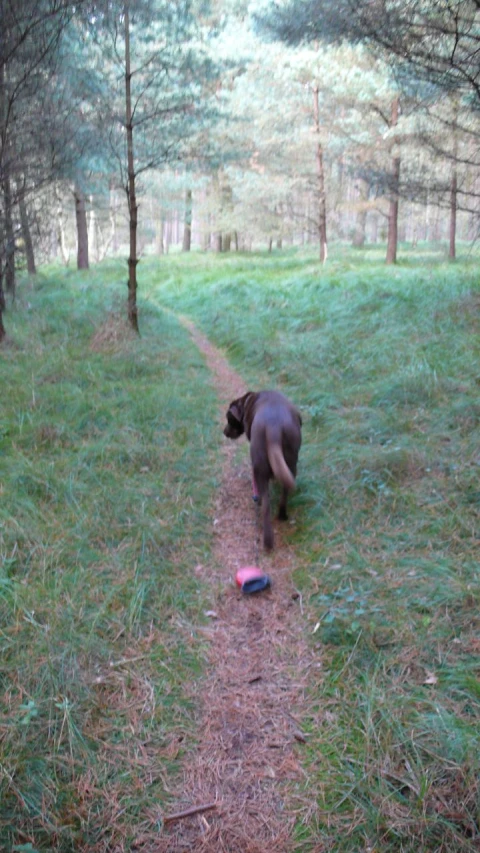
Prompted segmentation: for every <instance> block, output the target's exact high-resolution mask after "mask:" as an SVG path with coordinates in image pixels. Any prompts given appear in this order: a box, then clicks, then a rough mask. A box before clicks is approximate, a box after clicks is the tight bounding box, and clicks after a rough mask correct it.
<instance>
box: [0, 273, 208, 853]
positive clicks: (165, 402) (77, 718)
mask: <svg viewBox="0 0 480 853" xmlns="http://www.w3.org/2000/svg"><path fill="white" fill-rule="evenodd" d="M124 278H125V270H124V268H123V267H122V266H120V265H115V264H107V265H104V266H103V267H102V268H101V269H99V270H97V271H95V272H93V273H90V274H83V275H82V274H74V273H65V272H64V271H50V272H48V271H47V272H45V273H43V274H42V275H40V276H39V279H38V282H36V284H35V287H34V289H33V290H32V291H27V290H25V292H24V290H23V288H20V298H19V302H18V303H17V306H16V307H14V308H13V309H12V310H10V311H9V312H8V313H7V315H6V316H5V323H6V326H7V330H8V334H9V345H7V346H6V347H4V348H2V350H1V351H0V360H1V362H2V370H1V380H0V382H1V391H0V396H1V399H2V410H1V415H0V454H1V461H2V465H1V474H0V557H1V560H0V565H1V568H0V649H1V656H2V667H1V674H0V685H1V687H0V696H1V705H0V733H1V738H0V801H1V807H0V849H2V850H14V849H19V850H30V849H31V850H38V851H71V850H74V849H75V850H89V851H93V850H97V849H98V850H100V849H101V850H105V849H120V848H121V849H129V847H130V844H132V843H133V842H134V841H135V839H136V838H137V837H139V836H140V835H141V834H142V833H147V832H149V831H150V832H155V831H158V826H155V821H156V820H157V821H158V819H159V816H160V814H161V811H162V807H163V808H164V807H165V804H166V802H167V799H168V795H167V793H166V790H165V785H164V777H163V775H162V774H163V773H165V772H166V770H167V769H168V767H169V766H170V767H171V769H172V768H173V767H174V763H173V764H172V760H173V758H174V756H175V753H176V752H177V751H178V749H179V747H180V745H181V741H182V739H183V737H184V735H185V732H186V731H190V732H193V731H194V729H193V712H194V707H193V705H192V701H191V698H189V694H190V693H191V685H192V682H194V681H195V679H196V678H197V676H198V674H199V673H200V672H201V670H202V666H203V649H202V643H201V642H200V641H199V640H198V639H197V640H196V641H193V639H192V638H193V637H194V636H195V635H196V629H197V627H198V625H199V623H201V622H202V619H203V615H202V614H203V609H204V607H205V606H206V605H205V602H206V593H205V590H202V589H201V588H200V587H199V584H198V582H197V579H196V576H195V573H194V571H193V570H194V567H195V565H197V564H198V563H201V562H205V561H208V559H209V555H210V542H209V531H210V517H209V507H210V505H211V499H212V494H213V491H214V489H215V486H216V481H215V478H216V465H215V459H216V455H215V452H214V449H215V445H216V436H214V435H213V431H212V423H211V418H210V417H209V416H208V406H207V407H206V408H205V407H204V406H203V405H202V403H203V402H204V401H205V400H207V401H208V403H209V404H210V408H211V406H212V405H214V401H215V398H214V392H213V390H212V386H211V379H210V376H209V374H208V372H207V370H206V368H205V366H204V363H203V360H202V358H201V356H200V355H199V354H198V352H197V350H196V349H195V347H194V346H193V345H192V344H191V342H190V340H189V337H188V335H187V333H186V332H184V331H183V329H182V328H181V327H179V325H178V324H177V323H176V322H175V320H173V319H172V318H171V317H170V316H168V315H165V314H163V313H161V312H160V311H159V310H158V309H157V308H155V306H153V305H151V304H150V305H148V304H142V305H141V315H142V337H141V339H140V340H136V339H132V338H131V337H130V336H129V334H128V331H127V329H126V328H125V327H124V325H123V323H121V322H120V320H119V318H118V316H117V313H116V312H117V309H118V307H119V305H118V300H119V294H120V293H122V294H123V290H126V288H125V286H124V282H123V279H124ZM122 309H123V303H122ZM192 412H195V416H194V417H193V416H192ZM203 621H204V620H203ZM187 686H188V689H187ZM162 756H164V758H163V761H162V760H161V757H162ZM149 809H150V817H148V815H149ZM155 813H156V814H157V818H154V817H152V815H154V814H155ZM16 845H18V846H16ZM22 845H23V846H22ZM29 845H30V846H29ZM116 845H118V848H117V847H116Z"/></svg>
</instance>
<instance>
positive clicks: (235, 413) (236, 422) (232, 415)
mask: <svg viewBox="0 0 480 853" xmlns="http://www.w3.org/2000/svg"><path fill="white" fill-rule="evenodd" d="M242 417H243V413H242V412H241V410H240V406H239V405H238V403H237V401H235V402H233V403H231V405H230V408H229V410H228V412H227V421H228V423H229V424H231V425H232V426H241V425H242Z"/></svg>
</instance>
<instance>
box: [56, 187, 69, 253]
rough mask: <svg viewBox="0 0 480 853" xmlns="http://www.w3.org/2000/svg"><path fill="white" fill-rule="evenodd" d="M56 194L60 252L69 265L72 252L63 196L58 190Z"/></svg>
mask: <svg viewBox="0 0 480 853" xmlns="http://www.w3.org/2000/svg"><path fill="white" fill-rule="evenodd" d="M55 195H56V197H57V202H58V207H57V224H58V228H57V242H58V245H59V246H60V252H61V255H62V260H63V263H64V264H65V266H66V267H68V264H69V263H70V252H69V250H68V246H67V238H66V236H65V222H64V216H63V203H62V198H61V196H60V193H59V192H58V190H56V191H55Z"/></svg>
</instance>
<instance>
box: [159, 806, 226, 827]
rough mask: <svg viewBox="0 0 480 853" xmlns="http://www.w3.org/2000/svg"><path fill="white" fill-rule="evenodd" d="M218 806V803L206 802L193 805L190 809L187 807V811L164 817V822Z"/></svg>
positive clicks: (170, 821)
mask: <svg viewBox="0 0 480 853" xmlns="http://www.w3.org/2000/svg"><path fill="white" fill-rule="evenodd" d="M216 808H217V804H216V803H206V804H204V805H202V806H192V807H191V808H189V809H185V811H183V812H175V814H171V815H166V816H165V817H164V818H163V822H164V824H165V823H172V822H173V821H174V820H181V819H182V818H184V817H190V815H194V814H198V813H199V812H207V811H210V809H216Z"/></svg>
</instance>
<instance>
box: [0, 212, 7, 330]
mask: <svg viewBox="0 0 480 853" xmlns="http://www.w3.org/2000/svg"><path fill="white" fill-rule="evenodd" d="M1 225H2V223H1V221H0V343H1V342H2V341H3V340H4V339H5V338H6V336H7V333H6V331H5V326H4V325H3V312H4V311H5V308H6V305H5V294H4V292H3V261H2V252H1V246H2V240H1V237H2V227H1Z"/></svg>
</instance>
